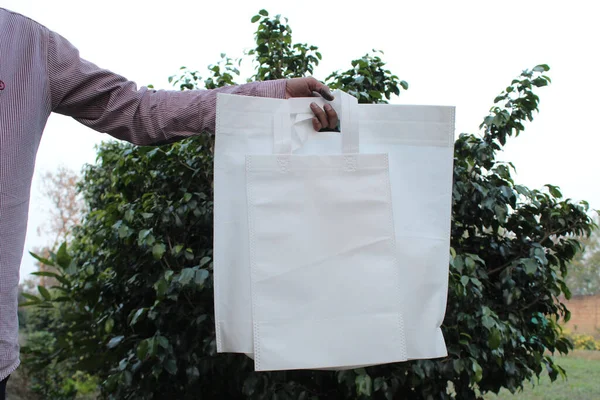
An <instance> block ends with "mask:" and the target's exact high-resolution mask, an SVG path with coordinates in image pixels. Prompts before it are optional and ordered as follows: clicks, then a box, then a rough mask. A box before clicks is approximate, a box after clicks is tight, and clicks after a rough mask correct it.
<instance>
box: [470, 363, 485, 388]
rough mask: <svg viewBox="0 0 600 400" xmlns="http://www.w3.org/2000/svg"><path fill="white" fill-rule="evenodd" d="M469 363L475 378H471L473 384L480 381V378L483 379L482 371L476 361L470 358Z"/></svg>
mask: <svg viewBox="0 0 600 400" xmlns="http://www.w3.org/2000/svg"><path fill="white" fill-rule="evenodd" d="M471 361H472V362H473V364H472V369H473V372H474V373H475V376H474V377H473V378H474V380H475V382H479V381H481V378H483V369H482V368H481V365H479V363H478V362H477V360H476V359H474V358H471Z"/></svg>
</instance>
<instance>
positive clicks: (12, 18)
mask: <svg viewBox="0 0 600 400" xmlns="http://www.w3.org/2000/svg"><path fill="white" fill-rule="evenodd" d="M0 19H4V20H5V23H3V24H2V26H7V25H6V22H7V21H8V22H9V23H10V25H12V27H14V25H15V24H16V25H18V26H22V27H27V28H29V29H34V30H38V31H43V32H48V28H46V27H45V26H44V25H42V24H40V23H39V22H37V21H35V20H33V19H31V18H29V17H27V16H25V15H22V14H19V13H17V12H14V11H11V10H7V9H6V8H2V7H0Z"/></svg>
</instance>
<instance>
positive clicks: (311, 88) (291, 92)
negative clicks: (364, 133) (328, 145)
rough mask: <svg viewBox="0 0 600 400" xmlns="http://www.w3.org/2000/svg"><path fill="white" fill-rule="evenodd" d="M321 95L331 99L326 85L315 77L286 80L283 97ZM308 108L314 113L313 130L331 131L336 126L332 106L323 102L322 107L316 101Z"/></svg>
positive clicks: (335, 114) (335, 115) (336, 117)
mask: <svg viewBox="0 0 600 400" xmlns="http://www.w3.org/2000/svg"><path fill="white" fill-rule="evenodd" d="M315 96H322V97H323V98H324V99H325V100H329V101H331V100H333V95H332V94H331V91H330V90H329V88H328V87H327V86H325V85H324V84H322V83H321V82H319V81H318V80H316V79H315V78H312V77H308V78H293V79H289V80H287V81H286V85H285V98H286V99H289V98H290V97H315ZM310 109H311V110H312V112H313V113H314V114H315V116H314V117H313V119H312V124H313V128H314V129H315V131H321V130H323V131H332V130H335V129H336V128H337V124H338V116H337V113H336V112H335V110H334V109H333V107H331V106H330V105H329V104H325V106H324V108H321V107H319V106H318V105H317V104H316V103H312V104H311V105H310Z"/></svg>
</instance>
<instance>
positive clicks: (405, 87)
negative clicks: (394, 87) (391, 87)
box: [400, 81, 408, 90]
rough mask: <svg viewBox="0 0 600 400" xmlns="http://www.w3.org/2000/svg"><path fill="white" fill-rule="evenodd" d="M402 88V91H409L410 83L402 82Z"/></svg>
mask: <svg viewBox="0 0 600 400" xmlns="http://www.w3.org/2000/svg"><path fill="white" fill-rule="evenodd" d="M400 86H402V89H404V90H408V82H406V81H400Z"/></svg>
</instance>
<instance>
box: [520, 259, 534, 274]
mask: <svg viewBox="0 0 600 400" xmlns="http://www.w3.org/2000/svg"><path fill="white" fill-rule="evenodd" d="M523 267H524V269H525V273H526V274H527V275H533V274H535V273H536V271H537V269H538V263H537V261H535V260H533V259H531V258H527V259H525V260H524V261H523Z"/></svg>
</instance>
